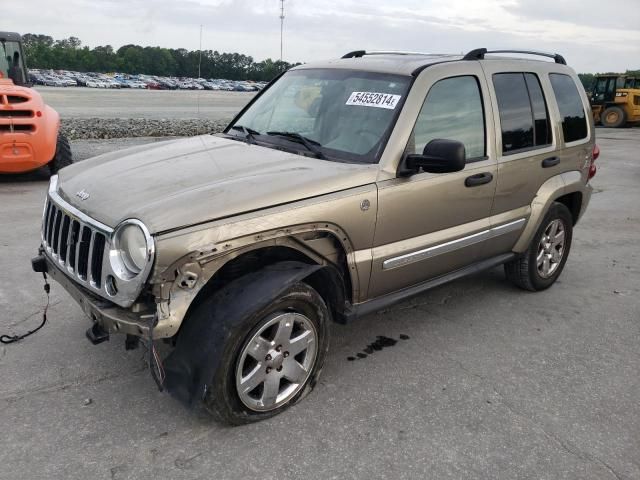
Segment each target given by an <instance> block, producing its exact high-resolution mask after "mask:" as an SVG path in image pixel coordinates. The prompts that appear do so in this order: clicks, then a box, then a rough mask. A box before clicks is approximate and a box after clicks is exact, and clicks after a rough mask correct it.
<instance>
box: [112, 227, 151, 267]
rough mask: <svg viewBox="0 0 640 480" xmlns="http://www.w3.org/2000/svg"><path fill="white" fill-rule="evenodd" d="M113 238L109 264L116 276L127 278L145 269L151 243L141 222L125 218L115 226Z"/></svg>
mask: <svg viewBox="0 0 640 480" xmlns="http://www.w3.org/2000/svg"><path fill="white" fill-rule="evenodd" d="M113 240H114V242H113V248H112V250H111V253H110V256H111V266H112V268H113V272H114V273H115V274H116V275H117V276H118V277H120V278H121V279H123V280H129V279H131V278H133V277H135V276H136V275H138V274H139V273H140V272H141V271H143V270H144V269H145V267H146V266H147V262H148V261H149V252H150V249H152V248H153V245H152V244H150V242H151V241H152V240H150V236H149V234H148V233H147V230H146V229H145V228H144V225H142V223H141V222H139V221H138V220H126V221H125V222H123V223H122V224H121V225H120V226H119V227H118V228H116V231H115V233H114V238H113Z"/></svg>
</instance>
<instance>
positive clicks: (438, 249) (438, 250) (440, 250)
mask: <svg viewBox="0 0 640 480" xmlns="http://www.w3.org/2000/svg"><path fill="white" fill-rule="evenodd" d="M525 222H526V219H525V218H520V219H518V220H514V221H513V222H509V223H505V224H503V225H498V226H497V227H492V228H489V229H487V230H483V231H481V232H478V233H474V234H473V235H469V236H466V237H462V238H458V239H456V240H451V241H450V242H446V243H441V244H440V245H434V246H433V247H428V248H423V249H421V250H418V251H415V252H411V253H406V254H404V255H400V256H398V257H393V258H389V259H387V260H385V261H384V262H382V269H383V270H390V269H392V268H398V267H404V266H405V265H409V264H411V263H414V262H420V261H422V260H426V259H427V258H431V257H435V256H437V255H442V254H444V253H449V252H453V251H454V250H458V249H460V248H465V247H468V246H471V245H473V244H475V243H479V242H483V241H485V240H489V239H491V238H494V237H497V236H499V235H504V234H506V233H509V232H514V231H516V230H519V229H520V228H522V225H523V224H524V223H525Z"/></svg>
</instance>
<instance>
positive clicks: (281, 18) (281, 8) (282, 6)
mask: <svg viewBox="0 0 640 480" xmlns="http://www.w3.org/2000/svg"><path fill="white" fill-rule="evenodd" d="M283 30H284V0H280V61H282V32H283Z"/></svg>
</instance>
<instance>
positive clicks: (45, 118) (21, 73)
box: [0, 32, 73, 174]
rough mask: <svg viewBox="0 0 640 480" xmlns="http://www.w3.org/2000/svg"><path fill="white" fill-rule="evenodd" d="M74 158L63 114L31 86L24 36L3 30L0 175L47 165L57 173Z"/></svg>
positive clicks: (0, 39)
mask: <svg viewBox="0 0 640 480" xmlns="http://www.w3.org/2000/svg"><path fill="white" fill-rule="evenodd" d="M72 161H73V160H72V155H71V148H70V147H69V141H68V140H67V139H66V137H64V136H63V135H62V134H61V133H60V115H58V112H56V111H55V110H54V109H53V108H51V107H50V106H48V105H46V104H45V103H44V100H43V99H42V96H41V95H40V94H39V93H38V92H36V91H35V90H34V89H33V88H30V85H29V81H28V72H27V67H26V64H25V58H24V52H23V49H22V38H21V37H20V35H18V34H17V33H11V32H0V174H2V173H22V172H28V171H31V170H36V169H38V168H40V167H43V166H45V165H46V166H48V167H49V171H50V172H51V173H56V172H57V171H58V170H60V169H61V168H62V167H65V166H67V165H69V164H71V162H72Z"/></svg>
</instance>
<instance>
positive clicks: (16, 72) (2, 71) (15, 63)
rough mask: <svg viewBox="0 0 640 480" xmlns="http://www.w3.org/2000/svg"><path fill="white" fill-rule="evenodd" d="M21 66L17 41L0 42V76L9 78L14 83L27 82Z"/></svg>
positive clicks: (20, 53) (20, 52)
mask: <svg viewBox="0 0 640 480" xmlns="http://www.w3.org/2000/svg"><path fill="white" fill-rule="evenodd" d="M26 73H27V72H25V71H24V68H23V59H22V51H21V49H20V44H19V43H18V42H12V41H5V42H3V43H1V44H0V78H10V79H11V80H13V83H15V84H16V85H24V84H25V83H27V80H26V77H25V75H26Z"/></svg>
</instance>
